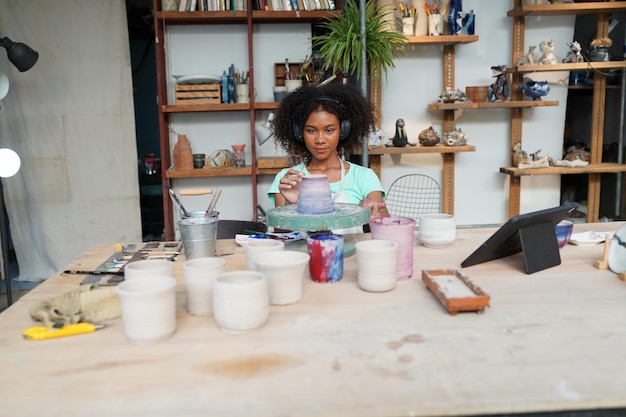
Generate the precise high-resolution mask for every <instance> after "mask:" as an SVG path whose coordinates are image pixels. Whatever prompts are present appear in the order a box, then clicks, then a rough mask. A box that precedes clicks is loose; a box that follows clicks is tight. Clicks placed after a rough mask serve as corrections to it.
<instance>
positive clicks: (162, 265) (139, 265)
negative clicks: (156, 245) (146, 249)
mask: <svg viewBox="0 0 626 417" xmlns="http://www.w3.org/2000/svg"><path fill="white" fill-rule="evenodd" d="M157 275H160V276H168V277H172V278H173V277H174V264H173V263H172V261H168V260H166V259H141V260H139V261H133V262H128V263H127V264H126V265H125V266H124V280H125V281H130V280H132V279H136V278H142V277H148V278H150V277H153V276H157Z"/></svg>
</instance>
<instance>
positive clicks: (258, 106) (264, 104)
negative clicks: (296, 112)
mask: <svg viewBox="0 0 626 417" xmlns="http://www.w3.org/2000/svg"><path fill="white" fill-rule="evenodd" d="M279 105H280V103H279V102H277V101H260V102H258V103H257V102H255V103H254V110H276V109H277V108H278V106H279Z"/></svg>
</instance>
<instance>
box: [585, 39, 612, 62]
mask: <svg viewBox="0 0 626 417" xmlns="http://www.w3.org/2000/svg"><path fill="white" fill-rule="evenodd" d="M611 45H613V40H612V39H611V38H607V37H602V38H595V39H594V40H592V41H591V51H590V52H589V60H590V61H595V62H600V61H608V60H609V48H610V47H611Z"/></svg>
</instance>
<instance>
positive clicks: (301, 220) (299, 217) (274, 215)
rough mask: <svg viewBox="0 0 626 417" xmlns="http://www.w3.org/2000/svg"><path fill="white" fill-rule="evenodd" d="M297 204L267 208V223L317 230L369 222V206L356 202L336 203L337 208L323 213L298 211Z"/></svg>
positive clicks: (286, 227)
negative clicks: (356, 203) (362, 205)
mask: <svg viewBox="0 0 626 417" xmlns="http://www.w3.org/2000/svg"><path fill="white" fill-rule="evenodd" d="M297 209H298V205H297V204H289V205H286V206H280V207H274V208H271V209H269V210H267V224H268V225H270V226H272V227H276V228H279V229H287V230H303V231H306V232H316V231H322V230H333V229H346V228H348V227H354V226H361V225H364V224H366V223H367V222H369V220H370V209H369V207H361V206H358V205H355V204H347V203H335V210H334V211H332V212H330V213H323V214H302V213H298V210H297Z"/></svg>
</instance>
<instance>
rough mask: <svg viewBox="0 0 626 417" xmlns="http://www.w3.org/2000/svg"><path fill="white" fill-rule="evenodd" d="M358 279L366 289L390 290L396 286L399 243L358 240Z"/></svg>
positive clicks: (373, 290)
mask: <svg viewBox="0 0 626 417" xmlns="http://www.w3.org/2000/svg"><path fill="white" fill-rule="evenodd" d="M355 248H356V259H357V280H358V284H359V287H360V288H361V289H362V290H365V291H372V292H382V291H390V290H393V289H394V288H395V287H396V283H397V282H398V279H397V276H396V275H397V272H396V271H397V261H396V256H397V252H398V244H397V243H396V242H392V241H390V240H363V241H360V242H357V243H356V245H355Z"/></svg>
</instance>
